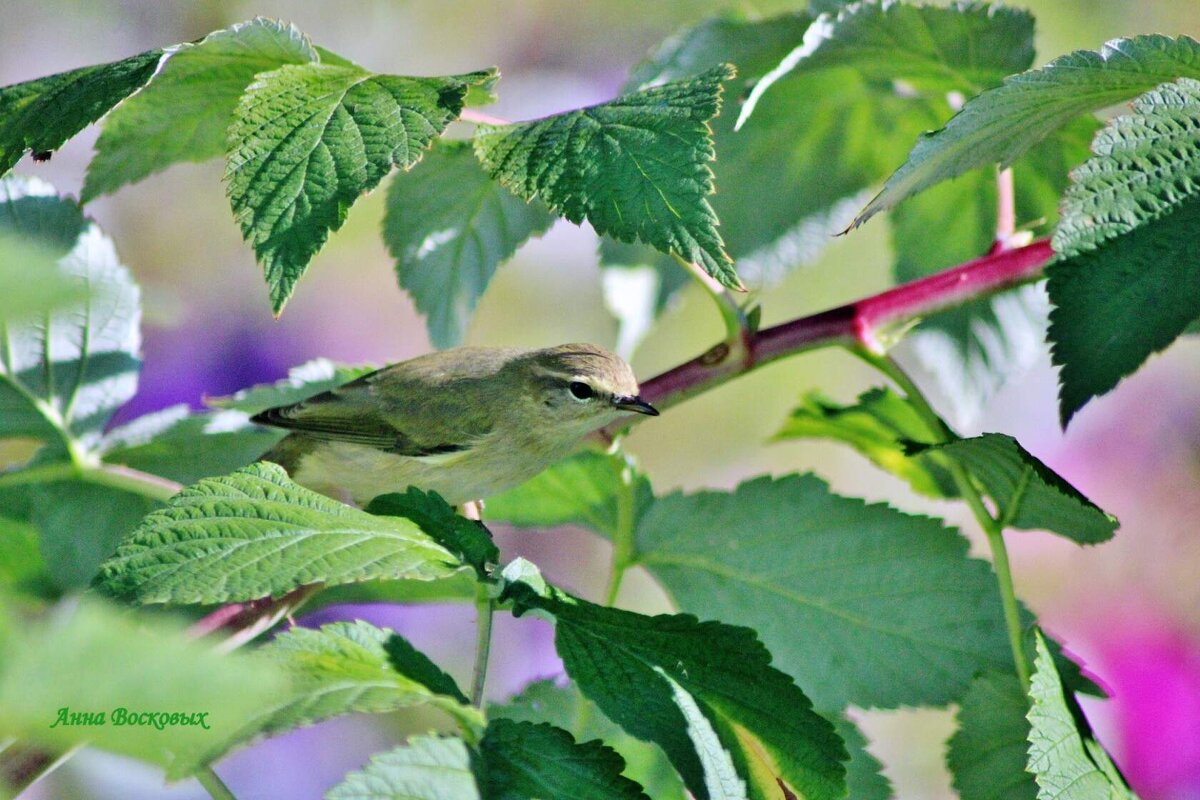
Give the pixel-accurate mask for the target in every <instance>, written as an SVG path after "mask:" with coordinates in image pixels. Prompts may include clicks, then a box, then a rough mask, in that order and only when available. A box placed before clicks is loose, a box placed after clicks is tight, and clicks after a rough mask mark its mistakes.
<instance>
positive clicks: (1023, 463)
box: [924, 433, 1117, 544]
mask: <svg viewBox="0 0 1200 800" xmlns="http://www.w3.org/2000/svg"><path fill="white" fill-rule="evenodd" d="M924 452H927V453H930V454H940V455H941V456H942V457H945V458H949V459H951V460H953V461H956V462H957V463H958V464H959V465H961V466H962V468H963V469H964V470H965V471H966V472H967V474H968V475H970V476H971V478H972V479H974V480H975V482H976V483H978V484H979V486H980V487H981V488H982V489H983V491H984V492H985V493H986V494H987V495H988V497H990V498H991V499H992V503H993V508H994V509H995V513H996V515H997V517H998V519H999V520H1000V524H1001V526H1002V527H1005V528H1010V527H1011V528H1023V529H1025V530H1048V531H1052V532H1054V533H1057V534H1060V535H1062V536H1065V537H1066V538H1068V539H1070V540H1071V541H1074V542H1077V543H1079V544H1098V543H1100V542H1103V541H1107V540H1108V539H1111V538H1112V535H1113V531H1115V530H1116V529H1117V520H1116V519H1115V518H1114V517H1111V516H1109V515H1108V514H1106V513H1104V511H1103V510H1101V509H1100V508H1099V507H1098V506H1097V505H1096V504H1095V503H1093V502H1092V501H1091V500H1088V499H1087V498H1086V497H1084V496H1083V495H1082V494H1081V493H1080V492H1079V490H1078V489H1076V488H1075V487H1074V486H1072V485H1071V484H1069V483H1067V482H1066V481H1065V480H1063V478H1062V477H1061V476H1059V475H1058V473H1056V472H1055V471H1054V470H1052V469H1050V468H1049V467H1047V466H1046V465H1045V464H1043V463H1042V462H1041V461H1040V460H1038V459H1037V458H1035V457H1034V456H1033V454H1032V453H1030V452H1029V451H1028V450H1026V449H1025V448H1024V447H1021V445H1020V444H1019V443H1018V442H1017V440H1016V439H1014V438H1012V437H1011V436H1005V435H1004V434H1001V433H985V434H983V435H982V436H977V437H975V438H973V439H959V440H957V441H954V442H950V443H949V444H944V445H937V446H934V447H932V448H930V449H928V450H926V451H924Z"/></svg>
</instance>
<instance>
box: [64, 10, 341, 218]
mask: <svg viewBox="0 0 1200 800" xmlns="http://www.w3.org/2000/svg"><path fill="white" fill-rule="evenodd" d="M316 60H317V54H316V52H314V50H313V47H312V43H311V42H309V41H308V37H307V36H305V35H304V34H302V33H301V32H300V31H299V30H297V29H296V27H295V26H294V25H286V24H284V23H282V22H277V21H275V20H269V19H262V18H258V19H254V20H250V21H249V22H242V23H239V24H237V25H234V26H233V27H231V28H227V29H225V30H220V31H216V32H214V33H210V34H209V35H208V36H206V37H204V39H203V40H201V41H200V42H197V43H195V44H182V45H178V46H177V47H174V48H169V49H168V50H167V58H166V61H165V63H164V64H163V66H162V69H160V70H159V71H158V74H157V75H155V76H154V80H153V81H151V82H150V85H149V86H147V87H146V88H145V89H143V90H142V91H140V92H138V93H137V94H136V95H134V96H133V97H131V98H129V100H127V101H126V102H124V103H122V104H121V105H120V106H118V107H117V109H116V110H115V111H114V112H113V113H112V114H111V115H110V116H109V117H108V119H107V120H105V122H104V131H103V132H102V133H101V134H100V138H99V139H97V140H96V156H95V157H94V158H93V159H92V162H91V164H89V165H88V173H87V180H85V181H84V185H83V193H82V198H83V202H85V203H86V202H88V201H90V200H92V199H94V198H96V197H99V196H100V195H103V194H108V193H110V192H114V191H116V190H117V189H119V188H120V187H122V186H124V185H125V184H127V183H136V182H137V181H140V180H142V179H143V178H145V177H147V176H148V175H152V174H153V173H155V172H158V171H160V170H163V169H166V168H167V167H169V166H170V165H172V164H175V163H177V162H180V161H206V160H208V159H210V158H216V157H218V156H220V155H222V154H224V152H225V130H226V128H228V127H229V121H230V120H231V119H232V117H233V110H234V108H235V107H236V106H237V103H238V100H239V98H241V96H242V92H243V91H245V89H246V87H247V86H249V85H250V82H251V81H252V80H254V76H255V75H257V74H259V73H261V72H267V71H268V70H272V69H275V68H277V67H280V66H283V65H284V64H305V63H308V62H310V61H316Z"/></svg>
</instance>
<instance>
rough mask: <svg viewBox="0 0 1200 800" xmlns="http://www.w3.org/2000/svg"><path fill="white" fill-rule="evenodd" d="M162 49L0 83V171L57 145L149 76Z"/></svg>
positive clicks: (4, 170) (60, 144)
mask: <svg viewBox="0 0 1200 800" xmlns="http://www.w3.org/2000/svg"><path fill="white" fill-rule="evenodd" d="M161 56H162V51H161V50H147V51H146V52H145V53H140V54H139V55H136V56H130V57H129V58H126V59H122V60H120V61H113V62H111V63H108V64H97V65H95V66H92V67H83V68H82V69H73V70H70V71H68V72H60V73H58V74H56V75H49V76H47V77H45V78H37V79H36V80H32V81H26V82H25V83H16V84H13V85H11V86H5V87H4V88H2V89H0V176H3V175H4V174H5V173H7V172H8V171H9V170H10V169H12V168H13V165H14V164H16V163H17V161H19V160H20V158H21V156H23V155H24V154H25V153H26V152H27V151H31V150H32V151H33V153H34V154H35V155H41V154H46V157H49V153H51V152H52V151H54V150H57V149H58V148H59V147H61V146H62V145H63V143H64V142H66V141H67V139H70V138H71V137H72V136H74V135H75V134H77V133H79V132H80V131H81V130H83V129H84V128H86V127H87V126H88V125H91V124H92V123H93V122H95V121H96V120H98V119H100V117H102V116H104V115H105V114H106V113H108V111H109V109H111V108H112V107H113V106H115V105H116V104H117V103H119V102H121V101H122V100H124V99H125V98H126V97H128V96H129V95H131V94H133V93H134V92H136V91H137V90H138V87H140V86H141V85H142V84H143V83H145V82H146V81H148V80H150V76H152V75H153V74H154V70H155V69H156V68H157V67H158V60H159V58H160V57H161Z"/></svg>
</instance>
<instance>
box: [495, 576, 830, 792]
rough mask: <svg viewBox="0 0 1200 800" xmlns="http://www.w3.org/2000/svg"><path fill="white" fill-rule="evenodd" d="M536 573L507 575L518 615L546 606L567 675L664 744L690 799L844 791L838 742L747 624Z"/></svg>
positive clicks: (630, 726) (607, 709) (629, 725)
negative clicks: (610, 603) (600, 597)
mask: <svg viewBox="0 0 1200 800" xmlns="http://www.w3.org/2000/svg"><path fill="white" fill-rule="evenodd" d="M514 563H516V562H514ZM510 566H513V565H510ZM526 570H528V567H526ZM517 572H518V570H516V569H512V570H510V569H506V570H505V577H508V578H510V579H511V578H512V577H513V575H514V574H516V573H517ZM539 584H542V585H543V586H544V582H543V581H540V580H538V579H536V577H534V578H533V579H532V580H530V579H526V580H512V582H510V583H509V584H508V586H507V587H506V589H505V593H504V595H503V596H502V597H503V598H504V599H509V600H511V601H512V602H513V604H514V613H515V614H517V615H520V614H523V613H525V612H526V611H529V610H537V611H539V612H542V613H546V614H549V615H550V616H552V617H553V619H554V622H555V646H556V647H557V649H558V654H559V656H560V657H561V658H562V660H563V664H564V666H565V667H566V670H567V674H568V675H570V676H571V679H572V680H574V681H575V682H576V684H577V685H578V686H579V688H580V690H582V691H583V693H584V694H585V695H587V696H588V697H589V698H591V699H592V700H593V701H595V703H596V705H598V706H599V707H600V708H601V710H603V711H604V713H605V714H607V715H608V716H609V718H611V719H612V720H614V721H615V722H617V723H618V724H620V725H621V727H623V728H624V729H625V730H626V731H628V732H629V733H631V734H633V735H634V736H637V737H639V738H643V739H650V740H652V741H654V742H657V743H658V744H659V745H661V746H662V748H663V750H664V751H665V752H666V753H667V756H668V757H669V758H670V759H671V762H672V763H673V764H674V765H675V768H676V769H677V770H679V773H680V775H682V776H683V779H684V783H685V784H686V785H687V787H688V789H689V790H690V791H691V792H692V793H693V794H695V795H696V796H697V797H698V798H702V799H704V798H709V797H725V796H731V794H732V796H742V797H746V796H750V797H754V798H760V797H766V796H775V795H776V793H777V792H778V791H779V786H780V785H785V786H788V787H789V788H790V790H792V791H793V792H796V793H799V794H801V795H803V796H804V797H809V798H814V800H815V799H816V798H827V797H828V798H832V797H841V796H842V795H843V794H844V792H845V788H846V787H845V767H844V766H843V765H842V764H841V763H840V762H842V761H845V760H846V757H847V756H846V750H845V747H844V746H843V745H842V742H841V741H840V740H839V739H838V738H837V735H836V734H835V733H834V731H833V727H832V725H830V723H829V722H828V721H827V720H826V719H824V718H823V717H821V716H819V715H817V714H816V713H815V712H813V711H812V704H811V703H810V702H809V700H808V698H807V697H805V696H804V693H803V692H801V691H800V689H799V688H797V686H796V684H795V683H793V682H792V679H791V678H789V677H788V676H787V675H785V674H784V673H782V672H780V671H779V670H777V669H775V668H773V667H771V665H770V662H771V655H770V653H768V652H767V649H766V648H765V647H763V645H762V644H761V643H760V642H759V641H758V639H757V638H756V637H755V635H754V631H752V630H750V629H748V628H738V627H733V626H731V625H724V624H722V623H719V622H703V623H702V622H699V621H697V619H696V618H695V617H693V616H691V615H688V614H675V615H660V616H656V617H647V616H644V615H642V614H635V613H633V612H629V611H622V610H620V609H615V608H605V607H602V606H598V605H595V604H593V603H588V602H587V601H584V600H580V599H579V598H576V597H572V596H571V595H568V594H565V593H563V592H561V591H559V590H557V589H555V588H554V587H549V586H545V587H544V588H542V587H540V586H539ZM539 591H541V592H543V593H542V594H539ZM777 781H778V783H777ZM747 792H749V795H747V794H746V793H747ZM768 792H769V793H770V794H768Z"/></svg>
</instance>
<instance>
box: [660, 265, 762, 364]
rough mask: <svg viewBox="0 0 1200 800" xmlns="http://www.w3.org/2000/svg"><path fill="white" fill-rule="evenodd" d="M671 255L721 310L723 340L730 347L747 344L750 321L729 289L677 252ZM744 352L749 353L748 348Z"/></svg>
mask: <svg viewBox="0 0 1200 800" xmlns="http://www.w3.org/2000/svg"><path fill="white" fill-rule="evenodd" d="M671 257H672V258H674V259H675V261H676V262H677V263H678V264H679V266H681V267H683V268H684V269H685V270H686V271H687V272H688V274H689V275H691V276H692V277H693V278H695V279H696V282H697V283H699V284H700V286H702V287H703V288H704V291H705V292H707V293H708V296H709V297H711V298H712V300H713V302H714V303H716V304H717V310H718V311H720V312H721V321H722V322H724V323H725V341H726V342H727V343H728V344H729V345H730V346H731V347H735V346H736V347H745V346H746V345H748V344H749V337H750V322H749V320H748V319H747V318H746V314H745V312H743V311H742V309H741V307H740V306H739V305H738V304H737V301H736V300H734V299H733V295H732V294H730V292H729V290H728V289H726V288H725V287H724V286H722V285H721V284H719V283H717V280H716V279H715V278H714V277H713V276H711V275H709V274H708V273H707V272H705V271H704V270H703V269H701V268H700V267H699V266H697V265H696V264H693V263H692V262H690V261H688V260H687V259H686V258H684V257H682V256H680V255H679V254H678V253H672V254H671ZM746 352H747V353H749V349H748V348H747V350H746Z"/></svg>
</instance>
